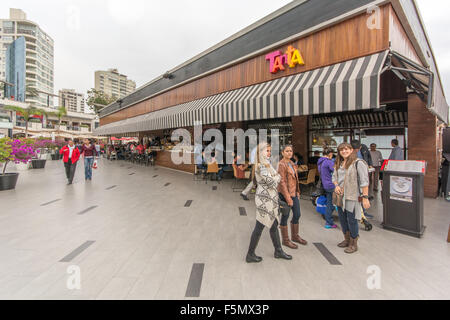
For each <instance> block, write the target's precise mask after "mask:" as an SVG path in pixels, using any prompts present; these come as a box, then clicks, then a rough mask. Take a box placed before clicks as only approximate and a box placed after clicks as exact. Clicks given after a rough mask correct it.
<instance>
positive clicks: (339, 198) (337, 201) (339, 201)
mask: <svg viewBox="0 0 450 320" xmlns="http://www.w3.org/2000/svg"><path fill="white" fill-rule="evenodd" d="M336 175H337V177H338V179H337V180H338V181H339V168H336ZM345 180H347V175H345V176H344V184H343V185H342V189H344V187H345ZM333 205H335V206H336V207H339V208H342V207H343V206H344V195H343V194H337V193H336V191H335V192H333Z"/></svg>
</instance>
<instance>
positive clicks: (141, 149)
mask: <svg viewBox="0 0 450 320" xmlns="http://www.w3.org/2000/svg"><path fill="white" fill-rule="evenodd" d="M136 151H137V152H139V154H143V153H144V146H143V145H142V143H140V144H139V145H138V146H137V147H136Z"/></svg>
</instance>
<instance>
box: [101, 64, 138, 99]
mask: <svg viewBox="0 0 450 320" xmlns="http://www.w3.org/2000/svg"><path fill="white" fill-rule="evenodd" d="M95 90H97V91H103V93H105V94H106V95H108V96H110V97H113V98H116V99H120V98H123V97H125V96H126V95H129V94H130V93H132V92H134V91H135V90H136V82H134V81H133V80H129V79H128V77H127V76H126V75H123V74H120V73H119V71H118V70H117V69H108V71H96V72H95Z"/></svg>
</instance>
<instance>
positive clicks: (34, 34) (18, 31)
mask: <svg viewBox="0 0 450 320" xmlns="http://www.w3.org/2000/svg"><path fill="white" fill-rule="evenodd" d="M17 33H19V34H27V35H31V36H33V37H36V32H35V31H33V30H27V29H17Z"/></svg>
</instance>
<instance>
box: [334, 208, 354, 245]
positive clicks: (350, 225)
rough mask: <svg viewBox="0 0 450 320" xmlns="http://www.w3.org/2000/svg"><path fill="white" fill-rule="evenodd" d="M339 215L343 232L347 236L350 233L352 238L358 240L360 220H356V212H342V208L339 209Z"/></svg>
mask: <svg viewBox="0 0 450 320" xmlns="http://www.w3.org/2000/svg"><path fill="white" fill-rule="evenodd" d="M338 213H339V221H340V223H341V228H342V232H343V233H344V234H345V233H347V232H348V231H350V236H351V237H352V238H353V239H356V238H357V237H358V236H359V226H358V220H356V219H355V212H350V211H347V210H342V208H340V207H338Z"/></svg>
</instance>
